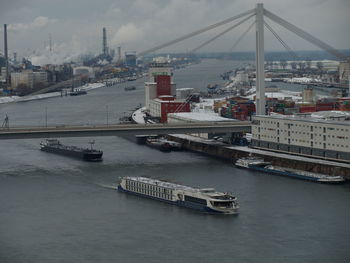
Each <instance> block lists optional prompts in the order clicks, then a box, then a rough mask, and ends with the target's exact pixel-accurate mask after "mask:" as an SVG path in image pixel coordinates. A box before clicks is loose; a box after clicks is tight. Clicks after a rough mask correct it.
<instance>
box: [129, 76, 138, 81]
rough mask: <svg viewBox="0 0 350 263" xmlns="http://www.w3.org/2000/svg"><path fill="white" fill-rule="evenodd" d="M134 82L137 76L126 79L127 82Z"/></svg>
mask: <svg viewBox="0 0 350 263" xmlns="http://www.w3.org/2000/svg"><path fill="white" fill-rule="evenodd" d="M134 80H137V76H131V77H128V81H134Z"/></svg>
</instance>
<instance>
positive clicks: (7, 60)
mask: <svg viewBox="0 0 350 263" xmlns="http://www.w3.org/2000/svg"><path fill="white" fill-rule="evenodd" d="M4 50H5V63H6V64H5V65H6V86H7V87H9V86H10V81H9V79H10V76H9V55H8V49H7V25H6V24H4Z"/></svg>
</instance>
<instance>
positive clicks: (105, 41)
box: [102, 27, 108, 56]
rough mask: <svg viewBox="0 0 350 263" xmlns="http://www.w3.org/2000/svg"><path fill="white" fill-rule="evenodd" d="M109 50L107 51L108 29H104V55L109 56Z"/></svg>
mask: <svg viewBox="0 0 350 263" xmlns="http://www.w3.org/2000/svg"><path fill="white" fill-rule="evenodd" d="M107 53H108V50H107V32H106V28H105V27H104V28H103V30H102V54H103V55H105V56H107V55H108V54H107Z"/></svg>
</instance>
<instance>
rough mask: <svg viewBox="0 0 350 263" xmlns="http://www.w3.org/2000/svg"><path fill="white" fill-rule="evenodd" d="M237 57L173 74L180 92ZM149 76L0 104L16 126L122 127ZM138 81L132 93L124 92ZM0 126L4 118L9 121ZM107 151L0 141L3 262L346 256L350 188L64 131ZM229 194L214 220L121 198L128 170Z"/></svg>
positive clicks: (213, 76) (212, 77) (211, 78)
mask: <svg viewBox="0 0 350 263" xmlns="http://www.w3.org/2000/svg"><path fill="white" fill-rule="evenodd" d="M237 65H238V64H235V63H233V62H232V61H217V60H206V61H203V62H202V63H201V64H197V65H193V66H189V67H187V68H186V69H181V70H178V71H175V74H174V79H175V82H176V83H177V86H178V87H179V88H182V87H183V88H185V87H186V88H187V87H194V88H196V89H205V87H206V86H207V84H209V83H211V84H214V83H218V84H220V83H222V80H220V78H219V74H221V73H223V72H225V71H228V70H230V69H233V68H235V67H236V66H237ZM143 82H144V79H140V80H137V81H134V82H129V83H126V84H120V85H117V86H113V87H108V88H101V89H97V90H93V91H90V92H89V93H88V94H87V95H84V96H78V97H69V96H68V97H62V98H61V97H58V98H51V99H46V100H39V101H32V102H24V103H12V104H2V105H0V118H2V119H3V118H4V116H5V114H8V116H9V118H10V125H11V126H12V125H13V126H15V125H18V126H21V125H42V126H43V125H46V123H47V125H64V124H94V123H95V124H97V123H99V124H103V123H106V124H107V121H108V123H116V122H117V121H118V119H119V117H121V116H123V115H124V114H125V113H124V112H127V111H128V110H131V109H133V108H134V107H135V106H136V105H138V104H139V103H142V104H144V88H143ZM127 85H135V86H136V87H137V89H136V90H134V91H125V90H124V87H125V86H127ZM1 122H2V121H1ZM91 140H95V142H96V144H95V147H96V148H99V149H102V150H103V151H104V157H103V162H101V163H89V162H83V161H80V160H75V159H70V158H68V157H64V156H59V155H55V154H50V153H45V152H41V151H40V150H39V143H40V140H4V141H0V157H1V158H0V262H1V263H22V262H28V263H41V262H42V263H48V262H74V263H78V262H82V263H87V262H223V263H224V262H257V263H258V262H350V255H349V254H350V253H349V241H350V227H349V222H350V209H349V204H350V186H349V185H348V184H347V185H334V186H333V185H323V184H317V183H310V182H305V181H299V180H295V179H289V178H283V177H278V176H270V175H266V174H260V173H258V172H253V171H246V170H240V169H236V168H235V167H234V166H233V165H232V163H229V162H224V161H221V160H216V159H213V158H209V157H206V156H203V155H199V154H196V153H192V152H171V153H162V152H159V151H157V150H154V149H151V148H148V147H146V146H142V145H137V144H135V143H133V142H131V141H129V140H126V139H123V138H119V137H96V138H63V139H62V140H61V141H62V142H63V143H64V144H73V145H80V146H86V145H87V144H88V142H89V141H91ZM127 175H128V176H148V177H152V178H158V179H165V180H169V181H173V182H178V183H182V184H185V185H189V186H200V187H214V188H216V189H218V190H221V191H229V192H233V193H234V194H235V195H236V196H237V197H238V200H239V204H240V214H239V215H236V216H226V215H225V216H218V215H209V214H203V213H199V212H196V211H192V210H190V209H186V208H181V207H176V206H171V205H168V204H164V203H161V202H157V201H153V200H148V199H144V198H139V197H135V196H130V195H127V194H123V193H119V192H117V191H115V190H113V189H110V188H109V187H110V186H115V185H116V184H117V182H118V178H119V177H122V176H127Z"/></svg>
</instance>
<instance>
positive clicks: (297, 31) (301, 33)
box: [264, 8, 350, 60]
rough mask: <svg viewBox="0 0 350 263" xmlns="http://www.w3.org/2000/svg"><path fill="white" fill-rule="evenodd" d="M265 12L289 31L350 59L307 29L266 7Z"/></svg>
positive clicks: (340, 56)
mask: <svg viewBox="0 0 350 263" xmlns="http://www.w3.org/2000/svg"><path fill="white" fill-rule="evenodd" d="M264 14H265V16H267V17H268V18H270V19H271V20H273V21H274V22H276V23H277V24H279V25H281V26H283V27H284V28H286V29H288V30H289V31H291V32H293V33H294V34H296V35H298V36H299V37H301V38H303V39H304V40H306V41H308V42H310V43H312V44H314V45H316V46H318V47H319V48H321V49H323V50H325V51H327V52H328V53H330V54H332V55H333V56H335V57H337V58H340V59H342V60H350V59H349V57H347V56H346V55H344V54H343V53H341V52H339V51H338V50H336V49H335V48H333V47H332V46H330V45H328V44H326V43H325V42H323V41H321V40H319V39H318V38H316V37H314V36H312V35H311V34H309V33H307V32H306V31H304V30H302V29H301V28H298V27H297V26H295V25H293V24H291V23H289V22H288V21H286V20H284V19H283V18H281V17H279V16H277V15H275V14H273V13H271V12H270V11H268V10H266V9H265V8H264Z"/></svg>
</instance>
